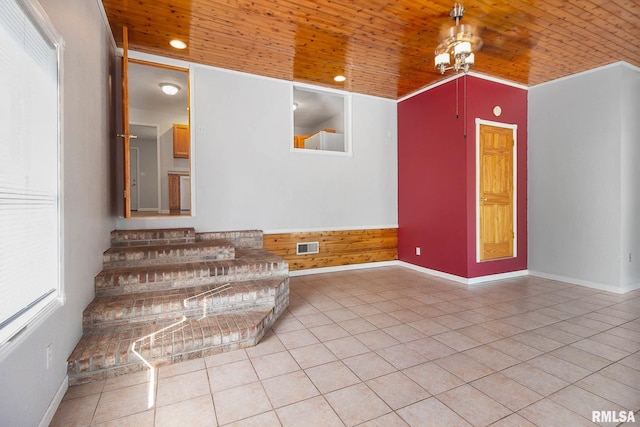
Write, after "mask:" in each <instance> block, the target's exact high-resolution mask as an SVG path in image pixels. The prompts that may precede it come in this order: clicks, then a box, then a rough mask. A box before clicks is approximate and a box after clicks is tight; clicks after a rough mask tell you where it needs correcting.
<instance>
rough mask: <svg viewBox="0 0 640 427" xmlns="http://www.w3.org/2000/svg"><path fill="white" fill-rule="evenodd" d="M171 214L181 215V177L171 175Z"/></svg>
mask: <svg viewBox="0 0 640 427" xmlns="http://www.w3.org/2000/svg"><path fill="white" fill-rule="evenodd" d="M169 212H170V213H172V214H175V213H180V175H177V174H172V173H170V174H169Z"/></svg>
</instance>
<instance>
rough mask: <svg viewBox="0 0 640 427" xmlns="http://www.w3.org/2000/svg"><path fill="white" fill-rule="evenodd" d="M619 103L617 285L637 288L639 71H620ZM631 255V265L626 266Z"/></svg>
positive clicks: (639, 236) (639, 277) (639, 249)
mask: <svg viewBox="0 0 640 427" xmlns="http://www.w3.org/2000/svg"><path fill="white" fill-rule="evenodd" d="M620 99H621V100H622V115H621V118H622V120H621V122H622V131H621V142H622V153H621V158H622V177H621V193H622V215H621V221H622V230H621V233H620V234H621V236H622V242H621V259H620V264H621V270H622V278H621V280H620V281H621V285H622V286H623V287H624V288H640V120H639V118H640V69H638V68H632V67H629V66H626V67H622V68H621V70H620ZM629 254H631V262H629Z"/></svg>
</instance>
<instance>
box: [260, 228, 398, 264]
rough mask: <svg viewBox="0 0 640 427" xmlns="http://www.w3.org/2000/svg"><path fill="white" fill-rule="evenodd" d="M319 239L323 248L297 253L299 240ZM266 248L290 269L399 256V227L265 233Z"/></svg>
mask: <svg viewBox="0 0 640 427" xmlns="http://www.w3.org/2000/svg"><path fill="white" fill-rule="evenodd" d="M300 242H302V243H306V242H318V243H319V252H318V253H315V254H305V255H296V244H297V243H300ZM264 249H266V250H268V251H271V252H273V253H275V254H277V255H279V256H281V257H282V258H284V259H285V260H287V261H288V262H289V270H290V271H294V270H307V269H310V268H321V267H335V266H340V265H350V264H363V263H368V262H380V261H393V260H397V259H398V229H397V228H380V229H372V230H345V231H319V232H302V233H281V234H265V235H264Z"/></svg>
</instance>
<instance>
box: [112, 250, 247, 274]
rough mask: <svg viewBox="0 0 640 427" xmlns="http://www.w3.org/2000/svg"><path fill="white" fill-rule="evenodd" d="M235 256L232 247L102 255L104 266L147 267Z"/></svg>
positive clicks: (218, 259)
mask: <svg viewBox="0 0 640 427" xmlns="http://www.w3.org/2000/svg"><path fill="white" fill-rule="evenodd" d="M234 258H235V250H234V249H233V247H226V248H201V249H175V250H166V251H140V252H134V253H115V254H114V253H112V254H107V255H104V256H103V264H104V268H107V269H109V268H122V267H147V266H154V265H167V264H179V263H190V262H191V263H195V262H202V261H228V260H232V259H234Z"/></svg>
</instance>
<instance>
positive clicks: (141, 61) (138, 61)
mask: <svg viewBox="0 0 640 427" xmlns="http://www.w3.org/2000/svg"><path fill="white" fill-rule="evenodd" d="M129 62H130V63H132V64H138V65H148V66H150V67H158V68H164V69H166V70H173V71H182V72H184V73H188V72H189V68H186V67H178V66H176V65H169V64H162V63H160V62H151V61H145V60H144V59H136V58H129Z"/></svg>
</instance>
